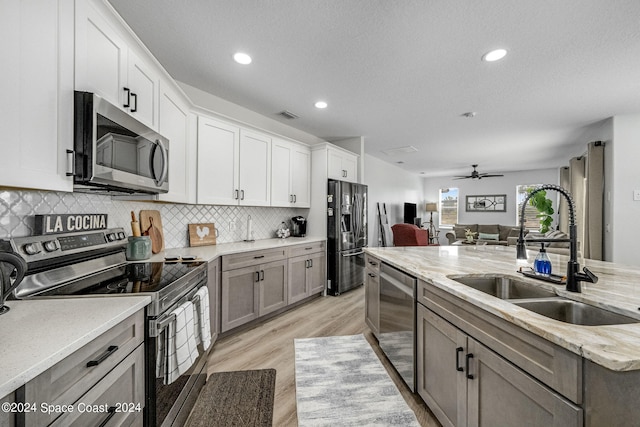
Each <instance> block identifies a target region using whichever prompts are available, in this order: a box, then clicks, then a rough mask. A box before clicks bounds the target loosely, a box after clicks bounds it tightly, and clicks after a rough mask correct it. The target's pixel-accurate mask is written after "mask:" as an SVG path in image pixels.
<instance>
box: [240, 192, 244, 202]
mask: <svg viewBox="0 0 640 427" xmlns="http://www.w3.org/2000/svg"><path fill="white" fill-rule="evenodd" d="M240 200H244V190H240Z"/></svg>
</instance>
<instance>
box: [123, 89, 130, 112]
mask: <svg viewBox="0 0 640 427" xmlns="http://www.w3.org/2000/svg"><path fill="white" fill-rule="evenodd" d="M123 89H124V91H125V92H127V102H125V103H124V104H122V106H123V107H124V108H129V106H130V105H131V90H129V88H128V87H124V88H123Z"/></svg>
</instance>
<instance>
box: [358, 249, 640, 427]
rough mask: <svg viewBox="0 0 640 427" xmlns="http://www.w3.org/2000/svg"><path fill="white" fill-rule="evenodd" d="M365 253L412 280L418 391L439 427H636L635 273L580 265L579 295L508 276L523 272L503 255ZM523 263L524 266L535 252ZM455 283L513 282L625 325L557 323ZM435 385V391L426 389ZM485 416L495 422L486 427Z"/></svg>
mask: <svg viewBox="0 0 640 427" xmlns="http://www.w3.org/2000/svg"><path fill="white" fill-rule="evenodd" d="M366 252H367V255H368V256H369V257H374V258H376V259H377V260H378V261H381V262H383V263H386V264H388V265H391V266H393V267H395V268H398V269H400V270H402V271H404V272H406V273H408V274H410V275H412V276H414V277H415V278H417V279H418V282H417V283H418V284H417V289H416V300H417V304H416V313H417V314H416V317H417V325H416V326H417V327H416V331H417V333H416V335H417V339H416V343H417V344H416V347H417V350H416V354H417V363H416V366H417V380H418V387H417V389H418V392H419V394H420V395H421V396H422V397H423V399H424V400H425V402H426V403H427V404H428V405H429V406H430V407H431V409H432V410H433V411H434V413H435V414H436V416H438V419H439V420H440V421H441V422H442V423H443V425H475V424H477V423H480V424H483V423H484V424H487V422H488V421H489V420H491V421H493V422H498V423H501V424H502V425H509V423H508V422H506V421H505V419H506V418H505V417H502V415H501V411H502V412H505V414H506V415H505V416H506V417H508V416H515V417H516V418H517V419H523V418H527V419H528V421H527V423H528V425H545V424H551V425H560V424H563V425H566V424H569V425H576V426H582V425H590V426H595V425H604V424H602V423H603V422H605V421H606V422H605V424H607V423H608V424H609V425H631V424H633V423H634V422H637V420H638V419H639V418H638V417H639V414H638V409H637V408H636V407H637V405H636V404H634V402H635V400H636V396H637V392H638V391H640V386H638V385H637V384H640V311H639V310H638V308H639V307H640V269H638V268H634V267H628V266H621V265H616V264H612V263H607V262H600V261H592V260H583V259H580V260H579V262H580V264H581V266H587V267H588V268H589V269H590V270H591V271H592V272H593V273H594V274H595V275H596V276H598V278H599V281H598V282H597V283H595V284H593V283H582V293H573V292H567V291H566V290H565V289H564V286H563V285H555V284H551V283H548V282H544V281H540V280H536V279H530V278H525V277H523V276H522V275H521V274H519V273H517V271H518V270H519V268H520V267H522V266H525V267H526V265H527V263H526V262H523V261H517V260H516V253H515V248H511V247H500V246H469V247H465V246H440V247H398V248H370V249H367V250H366ZM528 255H529V265H530V264H531V262H532V261H533V259H534V258H535V252H533V251H530V252H529V254H528ZM550 259H551V261H552V263H553V268H554V272H556V273H558V274H564V272H565V271H566V263H567V260H568V258H567V257H565V256H562V255H553V254H550ZM462 275H474V276H477V277H482V276H491V275H497V276H502V277H508V278H513V279H515V280H518V281H521V282H524V283H525V284H526V285H530V286H531V287H532V288H542V289H546V290H548V291H551V292H552V293H553V294H555V295H557V296H559V297H563V298H567V299H570V300H574V301H580V302H583V303H586V304H589V305H591V306H595V307H600V308H603V309H606V310H608V311H611V312H615V313H619V314H623V315H625V316H628V317H630V318H632V319H630V320H631V322H632V323H628V324H610V325H602V326H581V325H576V324H569V323H565V322H561V321H558V320H554V319H552V318H549V317H545V316H542V315H540V314H537V313H534V312H533V311H530V310H527V309H525V308H523V307H520V306H518V305H516V304H514V301H513V300H507V299H500V298H498V297H496V296H492V295H489V294H487V293H485V292H481V291H479V290H476V289H473V288H472V287H469V286H466V285H464V284H462V283H460V282H458V281H455V280H453V279H452V277H453V278H455V277H456V276H462ZM381 298H382V296H381ZM541 302H542V303H543V304H544V301H542V300H541ZM635 319H637V322H633V320H635ZM439 349H445V350H439ZM443 351H444V354H442V353H443ZM449 353H450V354H449ZM454 362H455V365H454ZM465 362H466V364H465ZM449 365H450V366H449ZM449 368H451V369H450V370H449ZM448 372H451V374H448ZM434 378H435V379H437V381H436V382H437V384H429V383H430V382H432V381H434ZM467 387H468V388H467ZM452 389H453V390H457V391H456V393H458V394H456V393H454V395H455V396H454V397H453V398H451V396H443V395H440V394H439V393H440V391H439V390H449V391H447V393H449V392H450V390H452ZM451 393H453V392H451ZM496 396H498V397H496ZM447 399H448V400H447ZM492 399H493V400H492ZM451 400H453V402H456V400H457V404H456V403H452V402H451ZM461 402H462V403H461ZM452 408H453V409H452ZM489 413H492V414H498V415H497V416H496V418H493V419H490V418H486V417H487V416H488V415H487V414H489ZM536 417H537V418H536ZM512 419H513V418H512ZM634 419H635V421H632V420H634ZM481 421H482V422H481ZM527 423H524V424H521V425H525V424H527ZM629 423H631V424H629ZM489 424H491V423H490V422H489Z"/></svg>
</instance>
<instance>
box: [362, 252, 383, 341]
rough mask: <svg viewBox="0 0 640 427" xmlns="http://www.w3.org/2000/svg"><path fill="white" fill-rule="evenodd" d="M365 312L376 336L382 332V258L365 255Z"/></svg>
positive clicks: (368, 323)
mask: <svg viewBox="0 0 640 427" xmlns="http://www.w3.org/2000/svg"><path fill="white" fill-rule="evenodd" d="M365 266H366V269H365V277H364V294H365V300H364V312H365V318H364V320H365V323H366V324H367V326H369V329H371V332H373V334H374V335H375V336H378V334H379V333H380V260H378V259H377V258H374V257H372V256H371V255H369V254H367V255H365Z"/></svg>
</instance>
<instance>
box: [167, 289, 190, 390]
mask: <svg viewBox="0 0 640 427" xmlns="http://www.w3.org/2000/svg"><path fill="white" fill-rule="evenodd" d="M171 313H172V314H175V316H176V318H175V320H174V321H173V322H171V323H169V326H168V327H169V331H168V333H169V343H168V345H167V353H168V355H167V356H168V360H167V377H166V380H165V383H166V384H171V383H172V382H174V381H175V380H177V379H178V377H180V375H182V374H184V373H185V372H187V371H188V370H189V368H191V366H193V364H194V363H195V361H196V359H197V358H198V344H197V343H196V337H195V332H194V330H195V325H194V318H193V303H192V302H191V301H187V302H185V303H184V304H182V305H180V306H179V307H178V308H176V309H175V310H173V311H172V312H171Z"/></svg>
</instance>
